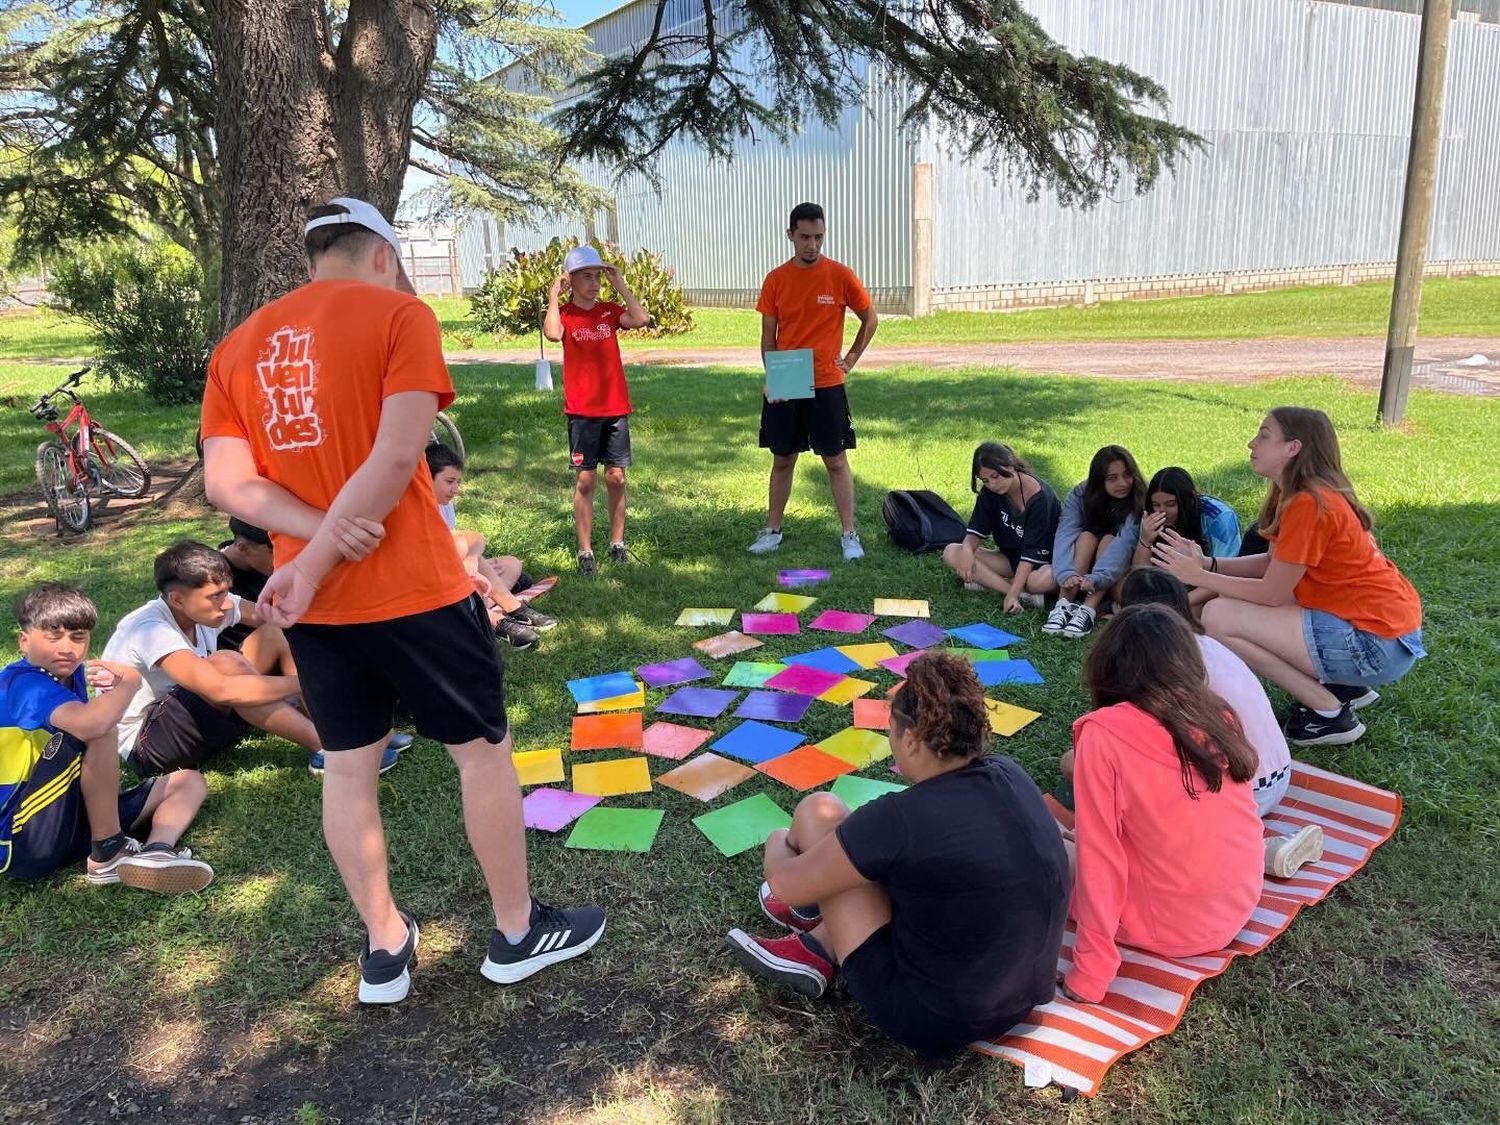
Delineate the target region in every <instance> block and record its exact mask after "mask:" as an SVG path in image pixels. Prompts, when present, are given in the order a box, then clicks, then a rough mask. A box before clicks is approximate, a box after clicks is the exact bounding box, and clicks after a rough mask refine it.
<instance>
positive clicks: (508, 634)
mask: <svg viewBox="0 0 1500 1125" xmlns="http://www.w3.org/2000/svg"><path fill="white" fill-rule="evenodd" d="M495 636H497V637H499V638H500V639H501V640H502V641H509V642H510V644H511V647H512V648H530V647H531V646H532V645H534V644H536V630H535V629H533V628H532V627H531V626H529V625H522V624H521V623H520V622H519V621H517V620H516V619H515V618H513V617H511V616H510V615H509V614H506V615H505V616H504V617H502V618H500V620H499V621H497V622H496V623H495Z"/></svg>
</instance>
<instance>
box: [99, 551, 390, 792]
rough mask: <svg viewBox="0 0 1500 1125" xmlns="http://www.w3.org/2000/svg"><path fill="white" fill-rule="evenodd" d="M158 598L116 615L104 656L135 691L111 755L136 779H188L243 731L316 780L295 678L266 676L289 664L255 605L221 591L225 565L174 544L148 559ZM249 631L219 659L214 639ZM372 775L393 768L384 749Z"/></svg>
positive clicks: (317, 766) (213, 555) (319, 765)
mask: <svg viewBox="0 0 1500 1125" xmlns="http://www.w3.org/2000/svg"><path fill="white" fill-rule="evenodd" d="M155 577H156V588H157V590H158V591H160V596H159V597H157V598H153V599H152V600H151V601H149V602H147V603H146V604H145V605H143V606H141V607H140V608H139V609H137V610H134V611H132V612H131V613H128V614H126V615H125V616H124V617H123V618H122V619H121V620H120V623H119V624H118V625H117V626H115V631H114V635H113V636H111V637H110V638H109V643H108V644H107V645H105V646H104V657H105V659H106V660H112V661H115V662H117V663H119V664H125V665H129V666H130V667H131V668H134V669H135V671H136V672H137V673H138V674H139V675H140V677H141V679H142V681H143V684H142V686H141V690H140V692H139V693H138V694H137V695H136V697H135V698H134V699H133V700H131V702H130V706H129V707H128V708H126V710H125V714H124V717H123V718H122V719H121V721H120V756H121V757H123V758H125V760H126V761H127V762H128V763H129V764H130V767H131V769H133V770H135V771H136V773H138V774H140V775H141V776H142V777H155V776H157V775H158V774H167V773H172V772H173V771H174V770H184V769H186V770H195V769H198V768H200V767H201V766H202V765H203V764H204V763H205V762H208V761H210V760H212V759H213V758H216V757H218V756H219V755H220V754H223V753H225V752H227V751H228V750H231V749H233V747H234V746H235V745H236V744H238V743H239V741H240V739H242V738H243V737H244V736H245V735H246V734H248V733H249V732H250V730H251V729H252V728H259V729H260V730H263V731H267V732H269V733H271V734H278V735H280V736H281V737H282V738H285V739H287V740H288V741H290V742H295V743H296V744H297V745H298V746H301V747H302V748H303V749H305V750H306V751H307V752H308V762H307V768H308V770H309V771H310V772H311V773H313V774H314V775H320V774H322V772H323V748H322V747H323V744H322V741H321V740H320V739H319V738H318V732H317V731H316V730H315V729H314V728H313V724H312V720H311V719H309V718H308V717H307V716H306V715H304V714H303V713H302V712H301V711H300V710H298V709H297V708H296V707H294V706H293V705H292V703H291V702H290V701H291V700H292V699H293V698H294V697H295V696H297V695H299V694H300V692H301V690H302V689H301V684H300V683H299V682H298V680H297V677H295V676H285V675H275V674H273V673H274V672H275V670H276V669H277V668H278V667H280V666H282V665H284V664H285V663H287V662H289V661H290V660H291V655H290V653H289V652H288V651H287V644H286V636H285V634H283V633H282V632H281V631H280V630H279V629H271V630H267V631H265V632H262V631H261V626H262V624H263V623H262V621H261V619H260V614H259V612H258V610H257V609H256V606H255V603H254V602H250V601H243V600H241V599H240V598H238V597H236V596H235V595H234V594H231V593H230V592H229V564H228V563H227V562H225V561H224V556H223V555H221V554H219V552H218V551H215V550H214V549H213V548H212V547H210V546H208V545H207V544H204V543H195V542H193V541H192V540H190V539H184V540H182V541H181V542H179V543H175V544H173V545H172V546H170V547H168V548H167V549H166V550H165V551H163V552H162V553H161V554H159V555H157V556H156V564H155ZM242 621H243V622H244V623H245V624H247V625H249V626H250V627H251V629H252V632H251V634H250V636H249V637H247V638H246V639H245V642H244V645H243V648H244V651H243V652H227V651H224V652H221V651H217V649H218V640H219V633H220V632H221V631H223V630H224V629H225V628H228V627H229V626H232V625H237V624H239V623H240V622H242ZM380 764H381V769H382V770H386V769H390V768H391V767H392V766H394V765H395V764H396V751H395V750H393V749H389V748H387V752H386V754H385V756H384V758H383V759H382V760H381V763H380Z"/></svg>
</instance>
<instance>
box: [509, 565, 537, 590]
mask: <svg viewBox="0 0 1500 1125" xmlns="http://www.w3.org/2000/svg"><path fill="white" fill-rule="evenodd" d="M535 585H536V580H535V579H534V578H532V577H531V575H529V574H527V573H526V572H525V571H524V570H523V571H521V577H519V578H517V579H516V583H515V585H514V586H512V587H511V588H510V592H511V593H512V594H519V593H520V592H521V591H522V590H529V589H531V588H532V587H533V586H535Z"/></svg>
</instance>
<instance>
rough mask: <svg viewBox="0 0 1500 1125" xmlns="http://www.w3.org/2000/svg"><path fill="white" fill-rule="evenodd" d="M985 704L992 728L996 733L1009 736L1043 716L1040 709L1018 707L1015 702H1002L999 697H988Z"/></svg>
mask: <svg viewBox="0 0 1500 1125" xmlns="http://www.w3.org/2000/svg"><path fill="white" fill-rule="evenodd" d="M984 706H985V710H987V711H988V712H989V713H990V730H992V731H994V732H995V733H996V734H1003V735H1005V736H1006V737H1007V738H1009V737H1010V736H1011V735H1013V734H1015V733H1016V731H1018V730H1020V729H1021V728H1022V727H1024V726H1025V725H1026V724H1027V723H1032V722H1035V721H1036V720H1037V719H1040V718H1041V717H1042V713H1041V712H1040V711H1028V710H1026V708H1024V707H1017V706H1016V705H1015V704H1014V703H1002V702H1001V701H1000V700H998V699H986V700H985V701H984Z"/></svg>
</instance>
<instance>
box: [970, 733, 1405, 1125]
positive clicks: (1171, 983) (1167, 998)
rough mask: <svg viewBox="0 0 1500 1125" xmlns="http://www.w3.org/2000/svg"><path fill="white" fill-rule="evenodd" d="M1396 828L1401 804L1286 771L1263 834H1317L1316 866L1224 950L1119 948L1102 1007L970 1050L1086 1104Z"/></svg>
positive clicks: (1273, 890) (1062, 1008) (1066, 940)
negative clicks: (1201, 993)
mask: <svg viewBox="0 0 1500 1125" xmlns="http://www.w3.org/2000/svg"><path fill="white" fill-rule="evenodd" d="M1400 820H1401V798H1400V796H1399V795H1397V794H1395V793H1390V792H1387V791H1386V790H1384V789H1377V788H1375V787H1374V786H1373V785H1365V784H1364V783H1363V782H1359V781H1354V780H1352V779H1350V778H1347V777H1341V776H1340V775H1339V774H1336V773H1330V772H1328V771H1327V770H1321V769H1318V768H1317V767H1316V766H1309V765H1304V764H1303V763H1301V762H1293V763H1292V782H1291V786H1290V788H1288V790H1287V794H1286V797H1285V798H1284V799H1283V800H1282V802H1281V803H1280V804H1279V805H1277V806H1276V808H1274V809H1273V810H1272V811H1271V812H1270V814H1269V815H1268V816H1267V817H1266V818H1265V826H1266V834H1267V835H1268V836H1269V835H1282V836H1286V835H1290V834H1291V833H1293V832H1295V831H1296V830H1297V829H1299V828H1301V827H1302V826H1303V825H1307V824H1318V825H1321V826H1322V828H1323V837H1324V840H1325V846H1324V850H1323V858H1322V859H1321V860H1320V861H1318V862H1317V863H1311V864H1308V865H1307V866H1306V867H1304V868H1302V870H1301V871H1299V872H1298V873H1297V875H1296V876H1295V877H1294V878H1291V879H1273V878H1271V877H1269V876H1267V878H1266V884H1265V891H1264V893H1263V894H1262V895H1261V900H1260V905H1259V906H1258V907H1256V910H1255V913H1254V914H1253V915H1252V916H1251V918H1250V921H1249V922H1248V923H1247V924H1246V926H1245V928H1244V929H1243V930H1241V931H1240V933H1239V935H1238V936H1237V937H1236V938H1235V940H1234V941H1233V942H1231V943H1230V945H1229V947H1228V948H1227V949H1222V950H1219V951H1218V952H1217V953H1209V954H1205V955H1204V956H1202V957H1158V956H1156V955H1154V954H1150V953H1143V952H1141V951H1139V950H1135V949H1131V948H1128V947H1125V946H1122V947H1121V948H1120V952H1121V954H1122V955H1123V957H1124V961H1123V963H1122V964H1121V966H1120V972H1119V975H1118V976H1116V977H1115V979H1114V981H1113V982H1112V983H1111V984H1110V986H1109V992H1108V993H1107V994H1106V996H1105V998H1104V1000H1103V1002H1101V1003H1098V1004H1079V1003H1076V1002H1074V1001H1072V1000H1069V999H1068V998H1067V997H1065V996H1063V995H1062V993H1061V992H1059V993H1057V994H1056V995H1055V996H1054V997H1053V999H1052V1001H1051V1002H1050V1003H1047V1004H1043V1005H1041V1006H1040V1007H1037V1008H1034V1009H1032V1011H1031V1014H1030V1015H1028V1016H1027V1017H1026V1019H1024V1020H1022V1021H1021V1022H1020V1023H1018V1024H1016V1025H1015V1027H1013V1028H1011V1029H1010V1031H1009V1032H1008V1033H1007V1034H1005V1035H1002V1036H1000V1037H999V1038H998V1039H995V1040H986V1041H983V1042H979V1043H975V1044H973V1048H974V1050H976V1051H982V1052H983V1053H985V1054H987V1055H993V1056H995V1057H996V1058H1003V1059H1007V1060H1008V1061H1010V1062H1013V1063H1015V1064H1016V1065H1018V1066H1021V1067H1024V1068H1025V1073H1026V1084H1027V1085H1028V1086H1045V1085H1047V1084H1048V1083H1055V1084H1057V1085H1059V1086H1061V1087H1063V1088H1064V1089H1068V1090H1076V1091H1078V1092H1079V1093H1082V1094H1086V1095H1088V1096H1090V1097H1092V1096H1093V1095H1095V1094H1097V1093H1098V1092H1099V1086H1100V1084H1101V1083H1102V1082H1103V1081H1104V1075H1105V1073H1106V1072H1107V1071H1108V1070H1109V1068H1110V1067H1111V1066H1113V1065H1114V1063H1115V1062H1116V1060H1118V1059H1120V1058H1122V1057H1124V1056H1125V1055H1127V1054H1129V1053H1130V1052H1131V1051H1134V1050H1136V1049H1137V1048H1139V1047H1143V1046H1145V1045H1146V1044H1147V1043H1149V1042H1151V1040H1153V1039H1156V1038H1158V1037H1160V1036H1163V1035H1166V1034H1168V1033H1169V1032H1171V1031H1173V1030H1175V1029H1176V1027H1177V1025H1178V1024H1179V1023H1180V1022H1182V1016H1183V1013H1184V1012H1185V1011H1186V1010H1187V1004H1188V999H1189V998H1190V997H1191V996H1192V995H1193V990H1194V989H1196V988H1197V987H1198V986H1199V985H1200V984H1202V983H1203V982H1204V981H1206V980H1208V979H1209V978H1210V977H1216V976H1218V975H1219V974H1220V973H1222V972H1223V971H1224V970H1225V969H1226V968H1228V967H1229V962H1230V961H1231V960H1232V959H1233V958H1235V957H1238V956H1242V955H1243V956H1249V955H1251V954H1255V953H1259V952H1260V951H1261V950H1262V949H1264V948H1265V947H1266V946H1268V945H1269V944H1270V943H1271V939H1272V938H1274V937H1276V936H1277V935H1278V934H1281V933H1282V932H1283V931H1285V930H1286V928H1287V927H1288V926H1290V925H1291V924H1292V919H1294V918H1295V917H1296V916H1297V914H1298V912H1299V911H1300V910H1302V908H1303V907H1306V906H1311V905H1313V904H1314V903H1317V902H1321V901H1322V900H1323V899H1325V898H1327V897H1328V895H1329V893H1330V892H1332V890H1333V888H1334V887H1336V886H1338V885H1339V884H1340V883H1342V882H1343V881H1344V880H1345V879H1348V878H1349V877H1350V876H1352V875H1353V874H1354V873H1355V872H1356V871H1358V870H1359V869H1360V868H1361V867H1363V866H1364V865H1365V864H1366V863H1367V862H1369V859H1370V856H1371V855H1373V854H1374V852H1375V849H1376V848H1378V847H1379V846H1380V845H1381V844H1383V843H1385V842H1386V841H1387V840H1389V839H1390V838H1391V835H1392V834H1393V833H1394V832H1395V831H1396V825H1397V824H1398V823H1399V821H1400ZM1072 964H1073V929H1072V925H1071V923H1070V924H1069V927H1068V932H1067V933H1066V934H1064V935H1063V948H1062V952H1061V953H1060V954H1059V956H1058V959H1057V967H1058V970H1059V972H1066V971H1067V970H1068V969H1069V968H1070V967H1071V966H1072Z"/></svg>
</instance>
